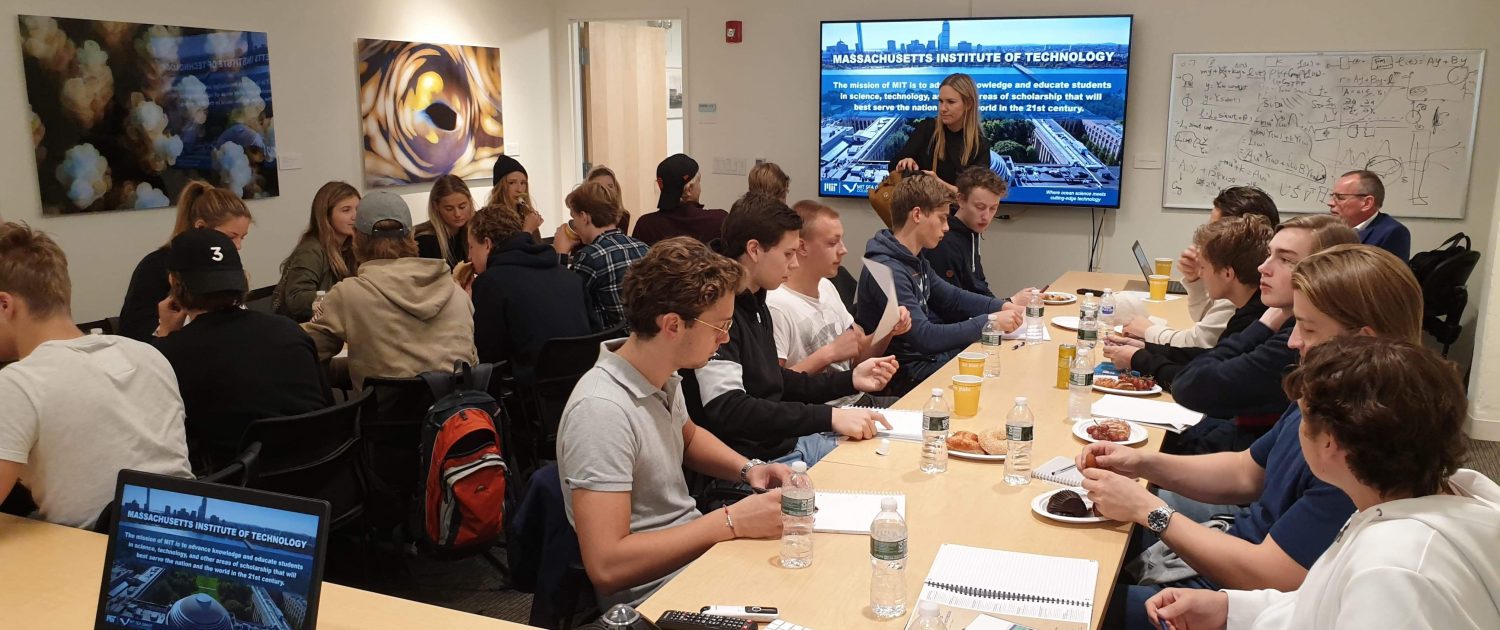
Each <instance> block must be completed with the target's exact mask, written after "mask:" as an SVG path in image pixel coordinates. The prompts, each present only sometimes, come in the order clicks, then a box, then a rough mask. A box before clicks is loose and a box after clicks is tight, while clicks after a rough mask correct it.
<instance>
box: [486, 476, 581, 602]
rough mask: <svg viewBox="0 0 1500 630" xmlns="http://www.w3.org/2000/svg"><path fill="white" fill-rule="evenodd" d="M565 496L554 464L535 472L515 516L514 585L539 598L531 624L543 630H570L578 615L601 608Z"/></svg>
mask: <svg viewBox="0 0 1500 630" xmlns="http://www.w3.org/2000/svg"><path fill="white" fill-rule="evenodd" d="M565 491H566V490H565V489H564V488H563V487H562V481H561V480H560V479H559V478H558V474H557V463H556V462H552V463H549V464H547V465H545V466H542V467H541V468H539V469H537V471H536V473H535V474H533V475H532V477H531V479H530V483H529V484H528V485H527V489H526V497H525V499H523V500H522V501H521V506H520V509H518V510H517V515H516V526H515V539H514V541H513V542H512V544H510V545H509V554H508V559H509V560H510V566H511V575H512V577H511V583H512V585H513V586H514V587H515V588H517V589H518V590H521V591H523V592H529V593H534V594H535V595H536V596H535V597H533V598H532V600H531V617H530V620H529V621H527V623H529V624H531V625H534V626H538V627H542V628H567V627H571V626H572V625H573V624H572V622H573V621H574V618H575V617H577V616H578V615H579V613H581V612H584V611H588V610H591V609H592V608H594V607H595V606H596V605H597V601H596V599H595V596H594V587H593V583H592V582H590V581H589V576H588V572H587V571H585V570H584V568H583V554H582V553H581V552H580V550H579V548H578V533H577V532H576V531H574V529H573V527H572V526H571V525H570V524H569V523H568V514H567V508H566V507H565V505H564V503H563V495H562V493H563V492H565Z"/></svg>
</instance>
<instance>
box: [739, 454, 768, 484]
mask: <svg viewBox="0 0 1500 630" xmlns="http://www.w3.org/2000/svg"><path fill="white" fill-rule="evenodd" d="M765 463H766V462H765V461H763V460H760V459H751V460H750V461H748V462H745V465H744V466H740V481H743V482H745V483H747V484H748V483H750V469H751V468H754V467H756V466H761V465H764V464H765Z"/></svg>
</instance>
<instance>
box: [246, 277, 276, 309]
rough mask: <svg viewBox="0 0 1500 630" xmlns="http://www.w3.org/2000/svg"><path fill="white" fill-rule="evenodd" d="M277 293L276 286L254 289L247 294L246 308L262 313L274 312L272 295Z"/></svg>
mask: <svg viewBox="0 0 1500 630" xmlns="http://www.w3.org/2000/svg"><path fill="white" fill-rule="evenodd" d="M275 292H276V285H274V284H273V285H271V286H268V287H261V288H259V289H253V290H251V291H250V292H249V293H247V294H245V308H247V309H250V310H252V311H260V312H262V313H270V312H273V311H274V309H273V307H272V294H273V293H275Z"/></svg>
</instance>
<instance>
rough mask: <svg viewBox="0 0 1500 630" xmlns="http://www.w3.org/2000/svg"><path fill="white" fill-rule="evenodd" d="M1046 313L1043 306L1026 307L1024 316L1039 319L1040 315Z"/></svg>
mask: <svg viewBox="0 0 1500 630" xmlns="http://www.w3.org/2000/svg"><path fill="white" fill-rule="evenodd" d="M1046 311H1047V308H1046V307H1043V306H1028V307H1026V316H1027V317H1041V316H1042V313H1045V312H1046Z"/></svg>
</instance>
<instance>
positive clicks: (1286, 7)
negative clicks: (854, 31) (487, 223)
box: [555, 0, 1500, 361]
mask: <svg viewBox="0 0 1500 630" xmlns="http://www.w3.org/2000/svg"><path fill="white" fill-rule="evenodd" d="M1104 13H1109V14H1116V13H1133V14H1134V15H1135V17H1136V19H1135V32H1134V49H1133V50H1132V51H1131V61H1132V67H1131V85H1130V93H1129V99H1130V100H1129V103H1128V112H1127V119H1126V147H1125V158H1126V159H1125V163H1126V165H1127V166H1126V170H1125V173H1124V186H1123V190H1122V197H1121V199H1122V202H1121V205H1122V207H1121V209H1120V210H1118V211H1111V212H1110V213H1109V219H1108V221H1107V223H1106V224H1105V226H1104V232H1103V245H1102V252H1103V270H1105V271H1114V272H1129V273H1134V272H1135V264H1134V262H1133V261H1132V259H1131V258H1130V252H1129V246H1130V243H1131V241H1133V240H1135V239H1140V240H1141V242H1142V244H1143V245H1144V246H1145V248H1146V251H1148V252H1150V253H1152V254H1153V255H1157V256H1167V255H1175V253H1176V252H1178V251H1180V250H1181V248H1182V247H1183V245H1185V244H1186V242H1187V240H1188V238H1189V236H1190V234H1191V232H1192V229H1193V228H1194V227H1195V226H1196V225H1198V224H1199V223H1201V222H1202V220H1203V218H1204V216H1205V213H1204V212H1203V211H1196V210H1177V209H1164V208H1162V206H1161V181H1162V172H1161V171H1160V170H1136V169H1133V168H1130V165H1131V164H1132V162H1133V159H1132V158H1133V157H1134V156H1135V155H1136V154H1138V153H1154V154H1157V155H1161V154H1162V153H1163V152H1164V144H1165V129H1166V123H1167V121H1166V101H1167V99H1168V90H1169V77H1170V74H1171V73H1170V70H1171V56H1172V54H1173V53H1175V52H1246V51H1318V50H1371V49H1391V50H1402V49H1460V48H1462V49H1470V48H1480V49H1488V50H1490V52H1491V55H1490V59H1489V62H1490V66H1491V67H1490V68H1488V72H1486V75H1487V76H1486V77H1485V80H1484V86H1483V88H1482V103H1481V107H1482V109H1481V110H1480V116H1479V119H1480V121H1481V123H1480V128H1479V130H1478V135H1477V137H1478V140H1477V143H1476V144H1477V146H1476V148H1475V151H1474V161H1473V163H1474V168H1473V175H1472V177H1471V179H1470V184H1469V207H1468V215H1467V218H1465V219H1463V220H1437V219H1428V220H1416V219H1412V220H1404V221H1405V222H1406V223H1407V225H1408V226H1410V228H1411V230H1412V239H1413V248H1414V249H1416V250H1424V249H1430V248H1432V247H1435V246H1437V245H1438V244H1439V243H1440V242H1441V241H1442V240H1443V239H1444V238H1446V237H1448V236H1449V235H1451V234H1452V233H1454V232H1457V231H1460V230H1462V231H1465V232H1468V233H1469V234H1470V235H1471V236H1473V237H1474V241H1475V242H1476V243H1490V242H1491V239H1490V234H1491V231H1492V227H1491V226H1492V225H1493V224H1494V219H1495V212H1496V211H1495V210H1494V205H1495V196H1496V173H1497V170H1500V135H1497V133H1496V129H1495V128H1494V125H1495V122H1494V121H1496V120H1497V119H1500V97H1497V95H1500V65H1497V64H1500V30H1497V29H1495V25H1496V24H1500V3H1497V2H1495V1H1494V0H1449V1H1444V2H1440V3H1411V2H1406V1H1405V0H1318V1H1317V2H1308V1H1307V0H1262V1H1261V2H1256V3H1253V4H1245V3H1229V2H1201V1H1192V0H1178V1H1173V2H1168V1H1161V0H1158V1H1156V2H1123V1H1121V0H1075V1H1072V2H1068V3H1065V4H1060V3H1037V2H1019V1H1016V0H974V1H972V2H969V1H960V0H930V1H924V2H920V3H917V2H909V1H903V2H893V1H876V0H824V1H820V2H807V1H805V0H762V1H760V2H756V3H741V2H723V1H720V2H694V3H691V4H688V3H686V2H670V1H662V0H563V1H562V2H561V3H560V4H559V5H558V15H557V20H558V23H559V24H560V25H561V24H566V22H567V21H568V20H570V19H591V18H609V17H632V18H634V17H658V16H662V17H665V16H686V17H687V22H688V23H687V33H686V35H687V37H688V39H687V42H686V62H687V77H686V81H685V87H686V90H687V103H686V109H687V110H688V111H687V116H688V130H687V137H688V153H689V154H690V155H693V156H694V157H696V158H697V159H698V161H699V163H700V164H701V165H703V166H704V168H705V171H707V170H709V168H710V165H711V164H712V161H713V158H714V157H741V158H756V157H766V158H768V159H771V160H773V161H775V162H777V163H779V164H780V165H781V166H782V167H783V168H784V169H785V170H786V172H787V173H788V174H789V175H790V176H791V178H792V190H791V196H792V198H794V199H796V198H806V197H812V196H814V195H815V194H816V193H817V191H816V184H817V152H816V150H815V149H814V144H813V143H814V140H813V139H814V138H815V137H816V136H817V124H818V123H817V121H818V119H817V111H816V108H817V102H818V92H817V82H818V78H817V76H818V75H817V73H818V66H817V61H816V59H817V58H816V57H815V56H814V55H815V54H816V51H817V48H818V22H819V21H820V20H847V19H882V18H912V17H923V18H937V17H965V16H970V15H973V16H981V17H983V16H1006V15H1058V14H1104ZM728 20H742V21H743V22H744V31H745V42H744V43H741V44H726V43H724V38H723V27H724V22H725V21H728ZM563 53H566V49H565V48H564V49H561V50H560V51H559V52H558V53H555V54H558V55H560V54H563ZM559 58H562V57H559ZM559 90H560V98H566V96H567V95H566V94H564V93H563V92H562V91H565V90H566V84H565V83H561V84H559ZM698 103H716V104H717V105H718V114H717V116H716V120H714V121H713V124H705V123H706V122H707V121H705V120H702V119H701V117H698V115H697V112H696V105H697V104H698ZM559 134H560V136H561V137H565V138H571V136H570V134H571V131H570V130H564V129H560V130H559ZM568 145H569V143H560V146H568ZM558 158H559V160H560V161H562V162H564V163H567V162H568V161H569V160H571V159H573V158H572V156H571V155H569V154H568V152H563V153H560V154H559V156H558ZM745 186H746V184H745V180H744V178H743V177H742V176H726V175H708V174H706V175H705V178H704V181H703V189H704V200H705V203H707V204H708V205H710V206H711V207H725V208H727V207H728V205H729V204H730V203H731V202H732V201H733V200H734V198H735V197H736V196H738V195H739V194H740V193H741V192H743V191H744V190H745ZM832 205H834V206H835V207H836V208H838V209H839V210H840V211H841V212H842V213H843V215H844V217H845V227H846V232H847V234H848V237H847V243H848V245H849V247H850V248H851V250H853V253H852V255H851V256H850V258H849V260H848V261H846V264H847V265H848V266H850V267H857V266H858V264H859V262H858V254H859V252H861V251H862V250H863V246H864V240H865V239H866V238H867V237H868V235H870V234H871V233H873V232H874V231H875V230H876V229H877V228H878V227H880V223H879V220H878V219H877V218H876V217H875V215H874V213H873V212H872V211H870V210H869V207H868V205H866V204H865V203H864V202H863V201H858V200H850V201H843V200H835V201H834V202H832ZM1011 212H1012V214H1015V215H1018V216H1017V218H1016V219H1015V220H1012V221H1009V222H1002V223H999V224H996V225H995V226H994V227H992V228H991V229H990V234H989V235H988V236H987V238H986V240H985V249H984V252H985V257H986V268H987V272H988V275H989V277H990V283H991V285H993V286H995V287H996V289H997V290H998V291H1006V292H1008V291H1010V290H1014V289H1017V288H1020V287H1021V286H1024V285H1028V284H1041V283H1045V282H1048V281H1050V280H1051V279H1053V278H1056V277H1057V276H1058V275H1060V274H1061V273H1062V272H1063V271H1066V270H1069V269H1081V268H1083V267H1084V266H1085V264H1086V263H1087V260H1088V245H1087V242H1088V240H1087V233H1088V228H1089V212H1088V210H1086V209H1073V208H1044V207H1035V208H1029V209H1026V208H1019V207H1015V208H1012V209H1011ZM1497 254H1500V252H1496V251H1494V250H1493V249H1491V250H1490V251H1487V252H1486V257H1493V256H1495V255H1497ZM1479 275H1480V274H1476V277H1475V279H1474V281H1473V282H1471V285H1470V289H1471V290H1472V291H1474V292H1475V293H1476V296H1475V299H1474V300H1473V303H1474V304H1475V305H1478V304H1482V303H1483V302H1482V301H1481V300H1482V297H1481V296H1479V295H1477V293H1478V290H1479V288H1480V285H1481V284H1482V280H1481V279H1480V278H1479ZM1059 288H1061V289H1066V290H1072V289H1075V288H1077V287H1059ZM1471 310H1472V309H1471ZM1472 318H1473V315H1472V313H1471V314H1470V316H1469V320H1470V324H1472V323H1473V322H1472ZM1468 328H1469V331H1470V332H1467V333H1466V334H1465V338H1464V339H1463V340H1461V341H1460V345H1459V347H1456V348H1455V349H1454V353H1453V355H1452V356H1453V357H1454V358H1456V359H1459V360H1460V361H1467V357H1468V354H1469V353H1470V351H1471V349H1472V345H1473V333H1472V330H1473V328H1474V327H1473V326H1472V325H1470V326H1469V327H1468ZM1495 328H1496V327H1495V326H1491V330H1495ZM1491 334H1496V333H1491Z"/></svg>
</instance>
